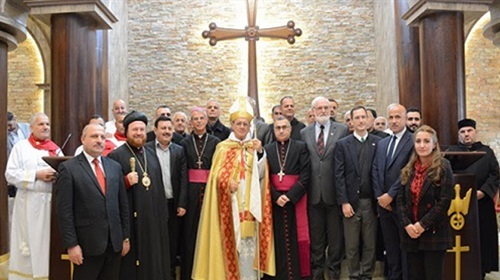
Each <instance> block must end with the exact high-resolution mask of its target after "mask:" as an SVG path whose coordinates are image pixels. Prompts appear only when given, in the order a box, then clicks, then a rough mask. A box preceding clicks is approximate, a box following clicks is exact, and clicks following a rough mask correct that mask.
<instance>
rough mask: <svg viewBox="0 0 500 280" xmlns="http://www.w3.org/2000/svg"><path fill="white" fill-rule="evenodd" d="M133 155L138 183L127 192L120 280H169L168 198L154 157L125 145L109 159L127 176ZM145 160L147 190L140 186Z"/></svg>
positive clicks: (146, 151)
mask: <svg viewBox="0 0 500 280" xmlns="http://www.w3.org/2000/svg"><path fill="white" fill-rule="evenodd" d="M129 147H130V148H129ZM132 151H133V152H132ZM144 153H146V156H144ZM134 155H135V157H136V164H135V165H136V169H135V170H136V171H137V173H138V175H139V183H137V184H135V185H132V186H131V187H130V188H129V189H128V190H127V196H128V201H129V209H130V221H131V223H130V224H131V230H130V251H129V253H128V254H127V255H126V256H125V257H123V258H122V260H121V265H120V279H122V280H143V279H148V280H164V279H171V276H170V253H169V238H168V208H167V198H166V196H165V191H164V189H163V181H162V177H161V169H160V163H159V162H158V159H157V157H156V156H155V154H154V152H153V151H151V150H150V149H147V148H146V147H143V148H142V149H136V148H134V147H132V146H128V145H127V144H124V145H122V146H120V147H119V148H117V149H116V150H114V151H113V152H111V153H110V154H109V155H108V157H109V158H111V159H113V160H115V161H117V162H119V163H120V165H121V166H122V171H123V175H124V176H125V175H127V174H128V173H130V170H131V169H130V158H131V157H134ZM144 158H146V159H147V170H146V171H147V173H148V177H149V178H150V180H151V185H150V186H149V190H147V189H146V188H145V187H144V185H143V184H142V179H143V173H144V172H143V170H144V169H146V167H145V162H144ZM141 166H142V168H141Z"/></svg>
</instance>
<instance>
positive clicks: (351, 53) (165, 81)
mask: <svg viewBox="0 0 500 280" xmlns="http://www.w3.org/2000/svg"><path fill="white" fill-rule="evenodd" d="M127 3H128V5H129V6H128V11H129V13H128V27H129V28H128V30H129V33H128V36H129V39H128V50H129V52H128V61H129V64H128V71H129V92H130V96H129V107H130V108H134V109H138V110H142V111H144V112H146V113H148V114H149V115H150V116H151V115H152V114H153V112H154V109H155V108H156V106H157V105H158V104H163V103H165V104H168V105H170V106H171V107H173V110H175V111H176V110H187V108H189V107H191V106H193V105H204V104H205V102H206V100H208V99H209V98H216V99H218V100H219V101H220V102H221V104H222V108H223V109H225V111H223V114H224V115H223V117H222V120H223V122H224V123H226V124H227V123H228V114H227V109H228V108H229V107H230V105H231V103H232V102H233V101H234V100H235V96H237V95H246V88H247V62H246V61H247V49H248V47H247V45H248V44H247V42H246V41H244V40H243V39H239V40H235V41H224V42H218V44H217V45H216V46H215V47H211V46H209V44H208V41H207V40H205V39H203V38H202V37H201V33H202V31H203V30H207V29H208V24H209V23H210V22H215V23H216V24H217V26H220V27H228V28H243V27H244V26H246V25H247V17H246V9H245V3H246V1H223V0H215V1H198V0H186V1H165V0H164V1H161V0H153V1H147V2H146V1H133V0H128V2H127ZM373 10H374V8H373V1H361V0H354V1H352V0H349V1H346V0H343V1H342V0H336V1H331V0H317V1H278V0H268V1H259V6H258V8H257V25H259V26H260V27H261V28H266V27H274V26H282V25H286V23H287V22H288V20H294V21H295V23H296V27H298V28H301V29H302V31H303V35H302V36H301V37H298V38H297V40H296V43H295V44H294V45H289V44H288V43H287V42H286V41H284V40H270V39H261V40H259V41H258V42H257V60H258V61H257V67H258V80H259V99H260V107H261V115H262V116H264V117H265V118H266V120H268V121H269V120H270V119H271V116H270V110H271V107H272V106H273V105H275V104H277V103H278V102H279V100H280V98H281V97H282V96H284V95H292V96H294V98H295V100H296V108H297V116H298V118H299V119H301V120H305V114H306V111H307V110H308V107H309V106H310V102H311V101H312V99H313V98H314V97H316V96H318V95H324V96H326V97H333V98H335V99H337V100H338V101H339V103H340V111H342V112H343V111H346V110H348V109H349V108H351V107H352V106H353V105H354V103H355V102H357V101H359V100H364V101H365V104H368V105H373V104H374V103H375V101H376V100H375V91H376V75H375V68H376V67H375V60H376V59H375V43H374V24H373V22H374V20H373Z"/></svg>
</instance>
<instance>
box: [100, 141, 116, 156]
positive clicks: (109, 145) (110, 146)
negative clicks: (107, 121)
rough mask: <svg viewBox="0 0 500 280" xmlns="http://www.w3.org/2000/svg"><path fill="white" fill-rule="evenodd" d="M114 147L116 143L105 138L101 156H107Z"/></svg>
mask: <svg viewBox="0 0 500 280" xmlns="http://www.w3.org/2000/svg"><path fill="white" fill-rule="evenodd" d="M115 148H116V145H115V144H114V143H113V142H111V141H110V140H109V139H106V144H105V146H104V151H102V155H103V156H107V155H108V154H109V153H111V152H112V151H113V150H114V149H115Z"/></svg>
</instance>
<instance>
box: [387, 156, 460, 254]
mask: <svg viewBox="0 0 500 280" xmlns="http://www.w3.org/2000/svg"><path fill="white" fill-rule="evenodd" d="M441 172H442V173H441V180H440V181H439V183H435V182H431V181H430V180H429V179H428V178H425V181H424V183H423V185H422V190H421V191H420V199H419V201H418V208H417V216H418V217H415V216H414V214H413V202H412V193H411V182H412V181H413V177H414V175H413V174H412V175H411V177H410V178H409V179H408V182H407V183H406V184H405V185H403V186H401V190H400V191H399V194H398V197H397V200H398V203H397V213H398V217H399V220H400V223H401V226H402V227H403V228H404V227H406V226H407V225H409V224H413V223H415V222H416V221H419V222H420V224H421V225H422V227H424V228H425V231H424V233H422V235H420V237H419V238H417V239H412V238H411V237H410V236H409V235H408V234H407V233H406V231H405V232H404V233H403V236H402V237H403V238H402V239H401V245H402V247H403V248H404V249H406V250H407V251H417V250H445V249H447V248H450V247H451V245H452V237H451V228H450V224H449V222H448V208H450V202H451V199H452V198H453V194H454V189H453V171H452V170H451V165H450V162H449V161H448V160H446V159H443V163H442V166H441Z"/></svg>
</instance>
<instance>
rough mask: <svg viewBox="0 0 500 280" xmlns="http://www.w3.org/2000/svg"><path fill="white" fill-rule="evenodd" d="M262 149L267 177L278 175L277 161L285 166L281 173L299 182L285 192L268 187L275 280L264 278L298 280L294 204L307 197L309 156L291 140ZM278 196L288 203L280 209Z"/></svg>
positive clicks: (298, 264)
mask: <svg viewBox="0 0 500 280" xmlns="http://www.w3.org/2000/svg"><path fill="white" fill-rule="evenodd" d="M264 149H265V150H266V154H267V160H268V163H269V171H270V172H269V173H270V174H271V175H273V174H274V175H276V174H278V173H279V172H280V170H281V168H280V158H281V162H285V164H284V166H283V167H284V168H283V169H284V173H285V174H286V175H299V181H298V182H297V183H295V184H294V185H293V186H292V187H291V188H290V190H288V191H286V192H284V191H278V190H276V187H275V186H274V185H273V184H272V183H271V195H272V198H271V200H272V202H273V227H274V246H275V254H276V277H270V276H268V275H265V277H264V278H265V279H301V276H300V260H299V257H300V256H299V248H298V242H297V222H296V216H295V203H297V202H298V201H299V200H300V199H301V198H302V197H303V196H304V195H305V194H306V193H307V187H308V184H309V177H310V174H311V170H310V163H309V152H308V150H307V147H306V144H305V143H304V142H302V141H298V140H293V139H290V140H289V141H287V142H285V143H284V144H283V143H279V142H272V143H270V144H268V145H266V146H265V147H264ZM287 151H288V152H287ZM282 194H285V195H286V196H287V197H288V198H289V199H290V202H288V203H286V204H285V206H284V207H281V206H279V205H278V204H276V201H277V200H278V198H279V197H280V196H281V195H282Z"/></svg>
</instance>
